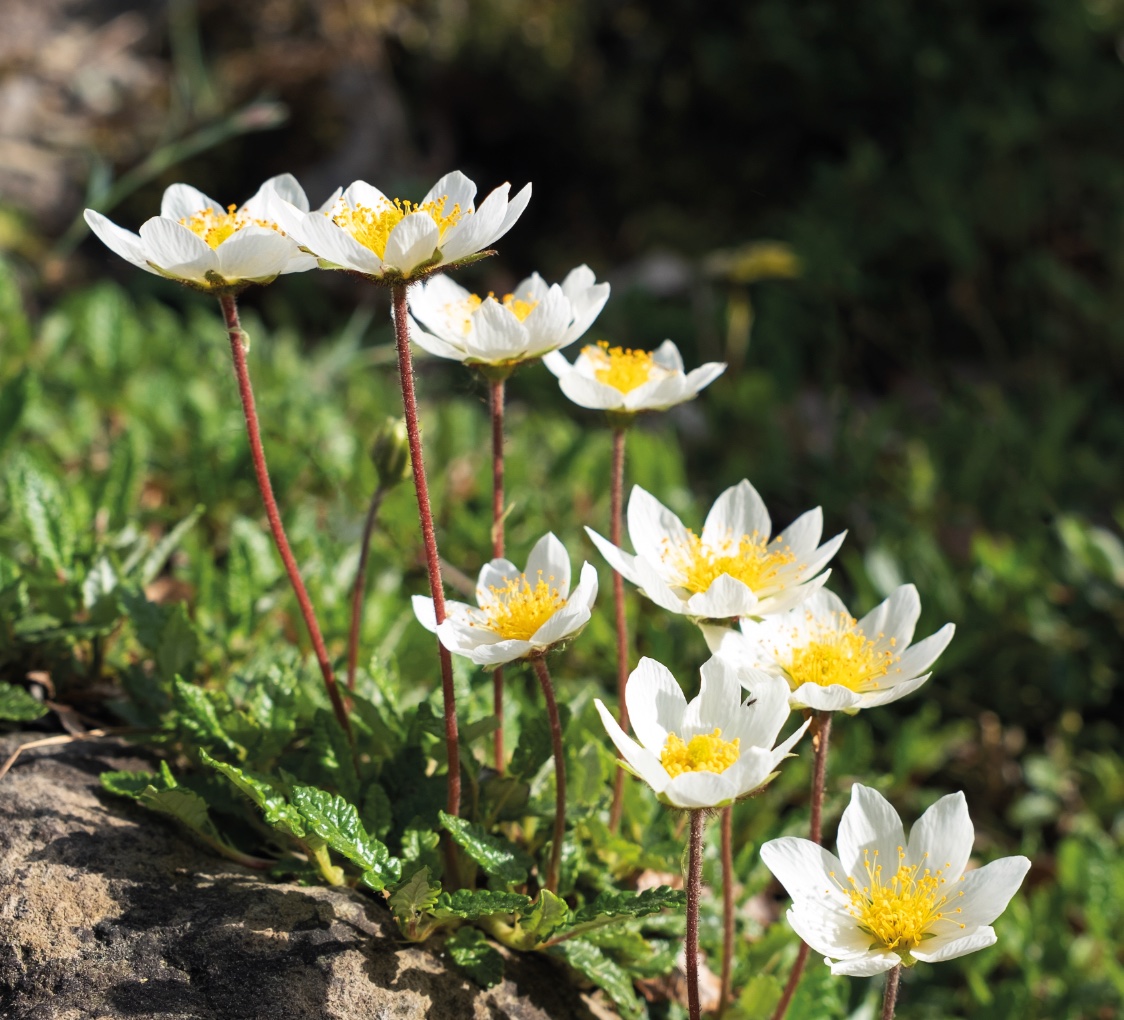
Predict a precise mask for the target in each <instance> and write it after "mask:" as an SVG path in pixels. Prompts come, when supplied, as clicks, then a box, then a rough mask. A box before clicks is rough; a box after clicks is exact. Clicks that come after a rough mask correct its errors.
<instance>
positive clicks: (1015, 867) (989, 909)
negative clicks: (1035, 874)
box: [950, 856, 1030, 929]
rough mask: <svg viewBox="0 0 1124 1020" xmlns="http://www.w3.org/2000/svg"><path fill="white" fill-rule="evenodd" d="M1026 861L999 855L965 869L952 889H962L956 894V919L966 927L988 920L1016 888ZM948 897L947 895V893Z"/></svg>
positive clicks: (1023, 872)
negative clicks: (981, 865)
mask: <svg viewBox="0 0 1124 1020" xmlns="http://www.w3.org/2000/svg"><path fill="white" fill-rule="evenodd" d="M1029 870H1030V861H1029V860H1028V859H1027V858H1026V857H1022V856H1016V857H1001V858H1000V859H999V860H997V861H992V862H991V863H990V864H985V865H984V866H983V867H982V868H977V869H976V870H975V871H969V872H968V874H966V875H965V876H964V877H963V879H962V880H961V882H960V884H959V888H958V889H957V890H956V891H957V892H958V893H963V894H964V895H963V896H960V897H957V899H958V902H957V904H956V905H957V906H959V907H960V910H961V912H960V917H959V920H960V923H961V924H966V925H967V926H968V928H969V929H970V928H971V927H972V926H973V925H977V924H991V922H992V921H994V920H995V919H996V918H997V917H998V916H999V915H1000V914H1002V913H1003V911H1004V910H1006V909H1007V904H1008V903H1010V902H1011V897H1012V896H1014V895H1015V893H1016V892H1018V890H1019V886H1021V885H1022V883H1023V879H1024V878H1026V873H1027V871H1029ZM950 899H951V897H950Z"/></svg>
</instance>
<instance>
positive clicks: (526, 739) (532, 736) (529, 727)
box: [507, 705, 570, 779]
mask: <svg viewBox="0 0 1124 1020" xmlns="http://www.w3.org/2000/svg"><path fill="white" fill-rule="evenodd" d="M559 715H560V716H561V719H562V729H563V730H565V729H566V725H567V723H568V722H569V718H570V710H569V709H568V708H567V707H566V706H565V705H560V706H559ZM520 727H521V728H520V732H519V742H518V743H517V744H516V745H515V753H514V754H513V755H512V756H511V764H510V765H509V766H508V770H507V774H508V775H510V776H516V777H519V778H522V779H531V778H532V777H533V776H534V775H535V773H537V772H538V771H539V769H541V768H542V767H543V765H545V764H546V762H547V760H548V759H549V758H550V756H551V754H552V753H553V749H552V747H551V742H550V722H549V720H548V719H547V717H546V715H545V713H543V714H531V713H529V712H528V713H526V714H525V715H524V716H523V717H522V718H521V719H520Z"/></svg>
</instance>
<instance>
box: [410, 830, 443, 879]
mask: <svg viewBox="0 0 1124 1020" xmlns="http://www.w3.org/2000/svg"><path fill="white" fill-rule="evenodd" d="M440 845H441V837H440V836H438V835H437V833H436V832H434V831H433V830H432V829H425V828H415V827H413V826H410V827H408V828H407V829H405V831H403V833H402V861H403V863H404V864H424V865H425V866H426V867H427V868H429V870H430V873H431V874H433V875H434V876H437V877H439V876H440V874H441V871H442V868H441V855H440V854H439V853H438V852H437V848H438V846H440Z"/></svg>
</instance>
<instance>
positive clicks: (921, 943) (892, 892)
mask: <svg viewBox="0 0 1124 1020" xmlns="http://www.w3.org/2000/svg"><path fill="white" fill-rule="evenodd" d="M972 840H973V829H972V820H971V819H970V818H969V817H968V805H967V802H966V801H965V800H964V794H962V793H952V794H949V795H948V796H947V797H942V798H941V799H940V800H938V801H937V802H936V803H935V804H934V805H933V806H932V807H931V808H929V810H928V811H926V812H925V813H924V814H923V815H922V816H921V818H920V819H919V820H918V822H917V824H916V825H915V826H914V827H913V829H912V831H911V832H910V834H909V840H908V842H907V841H906V838H905V832H904V831H903V829H902V823H901V819H900V818H899V817H898V813H897V812H896V811H895V810H894V809H893V808H892V807H891V806H890V804H889V803H888V802H887V801H886V799H885V798H884V797H883V796H882V795H881V794H879V793H876V792H875V791H874V790H871V789H869V788H867V787H865V786H860V785H859V784H858V783H856V784H855V785H854V786H853V787H852V788H851V803H850V804H849V805H848V806H847V810H846V811H844V812H843V818H842V820H841V821H840V823H839V847H838V849H839V856H838V857H836V856H835V855H834V854H831V853H829V852H828V851H827V850H825V849H823V847H820V846H817V845H816V844H815V843H812V842H810V841H809V840H806V839H797V838H796V837H792V836H786V837H784V838H782V839H774V840H770V841H769V842H768V843H766V844H765V845H764V846H763V847H762V848H761V859H762V860H763V861H764V862H765V864H766V866H767V867H768V868H769V870H770V871H771V872H772V873H773V874H774V875H776V877H777V880H778V881H779V882H780V883H781V885H783V886H784V887H785V889H786V890H787V891H788V894H789V895H790V896H791V897H792V909H791V910H789V912H788V921H789V924H791V925H792V927H793V929H794V930H795V931H796V934H797V935H799V936H800V937H801V938H802V939H803V940H804V941H805V942H807V943H808V945H809V946H811V947H812V949H814V950H815V951H816V952H817V953H822V954H823V956H825V957H826V958H827V959H826V962H827V963H828V964H829V965H830V967H831V972H832V973H833V974H849V975H851V976H852V977H870V976H871V975H872V974H881V973H882V972H883V971H887V970H890V969H891V968H892V967H896V966H897V965H898V964H899V963H904V964H905V965H906V966H912V964H913V963H914V962H915V961H917V960H921V961H922V962H924V963H939V962H940V961H942V960H953V959H955V958H956V957H958V956H964V955H965V954H966V953H972V952H975V951H976V950H977V949H985V948H987V947H988V946H990V945H994V944H995V930H994V929H993V928H991V927H990V925H991V922H992V921H994V920H995V919H996V918H997V917H998V916H999V915H1000V914H1001V913H1003V911H1004V910H1005V909H1006V907H1007V904H1008V903H1009V902H1010V900H1011V897H1012V896H1014V894H1015V892H1016V891H1017V890H1018V888H1019V886H1020V885H1021V884H1022V880H1023V877H1024V876H1025V875H1026V872H1027V869H1028V868H1029V867H1030V861H1029V860H1027V859H1026V858H1025V857H1004V858H1002V859H1001V860H998V861H992V862H991V863H990V864H987V865H985V866H984V867H982V868H979V869H977V870H975V871H969V872H967V873H965V871H964V869H965V867H966V866H967V864H968V857H969V855H970V854H971V852H972Z"/></svg>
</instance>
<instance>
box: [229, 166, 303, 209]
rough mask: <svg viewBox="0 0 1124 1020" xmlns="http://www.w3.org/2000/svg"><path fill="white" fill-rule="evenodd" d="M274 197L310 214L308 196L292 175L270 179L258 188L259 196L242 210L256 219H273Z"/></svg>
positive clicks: (280, 175) (282, 175)
mask: <svg viewBox="0 0 1124 1020" xmlns="http://www.w3.org/2000/svg"><path fill="white" fill-rule="evenodd" d="M273 196H276V197H277V198H279V199H281V201H282V202H288V203H289V204H290V205H291V206H294V207H295V208H297V209H299V210H300V211H301V212H304V213H306V212H308V196H307V195H306V194H305V193H304V188H302V187H301V186H300V184H299V183H298V181H297V179H296V178H295V177H294V176H293V175H292V174H278V175H277V176H276V177H270V178H269V180H268V181H266V182H265V183H264V184H262V186H261V187H260V188H258V192H257V194H256V195H254V197H253V198H251V199H250V200H249V201H248V202H247V203H246V204H245V205H244V206H242V208H243V209H245V210H246V212H248V213H249V214H250V215H251V216H254V217H256V218H259V219H267V218H271V216H272V209H273V203H272V201H271V198H272V197H273Z"/></svg>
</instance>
